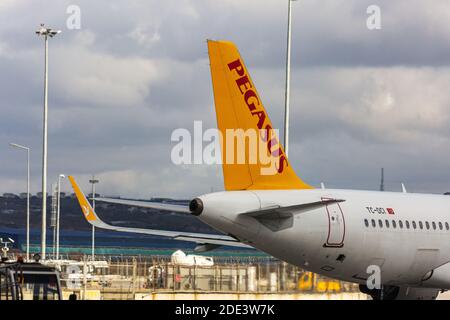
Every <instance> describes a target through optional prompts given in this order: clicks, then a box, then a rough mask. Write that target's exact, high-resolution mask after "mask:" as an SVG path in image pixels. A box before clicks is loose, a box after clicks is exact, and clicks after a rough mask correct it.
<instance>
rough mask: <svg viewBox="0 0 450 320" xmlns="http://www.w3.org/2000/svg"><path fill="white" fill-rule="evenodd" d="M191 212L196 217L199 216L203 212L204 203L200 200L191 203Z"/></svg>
mask: <svg viewBox="0 0 450 320" xmlns="http://www.w3.org/2000/svg"><path fill="white" fill-rule="evenodd" d="M189 210H190V211H191V214H192V215H194V216H197V217H198V216H199V215H201V214H202V212H203V201H202V200H201V199H199V198H195V199H193V200H191V202H189Z"/></svg>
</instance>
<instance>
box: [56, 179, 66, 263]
mask: <svg viewBox="0 0 450 320" xmlns="http://www.w3.org/2000/svg"><path fill="white" fill-rule="evenodd" d="M65 177H66V176H65V175H63V174H60V175H59V176H58V209H57V211H56V260H59V217H60V214H61V201H60V200H61V179H63V178H65Z"/></svg>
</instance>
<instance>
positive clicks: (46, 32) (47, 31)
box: [36, 24, 61, 260]
mask: <svg viewBox="0 0 450 320" xmlns="http://www.w3.org/2000/svg"><path fill="white" fill-rule="evenodd" d="M60 32H61V30H53V29H51V28H47V27H45V26H44V24H41V27H40V29H38V30H37V31H36V34H37V35H38V36H42V37H43V38H44V44H45V60H44V61H45V63H44V126H43V143H42V234H41V237H42V239H41V254H42V259H44V260H45V246H46V237H47V221H46V219H47V113H48V38H49V37H50V38H53V37H54V36H56V35H57V34H58V33H60Z"/></svg>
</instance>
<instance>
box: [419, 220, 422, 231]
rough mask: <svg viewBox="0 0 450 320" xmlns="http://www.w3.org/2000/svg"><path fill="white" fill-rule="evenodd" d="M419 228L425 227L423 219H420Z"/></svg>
mask: <svg viewBox="0 0 450 320" xmlns="http://www.w3.org/2000/svg"><path fill="white" fill-rule="evenodd" d="M419 228H420V229H423V223H422V221H419Z"/></svg>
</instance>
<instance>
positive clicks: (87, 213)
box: [68, 176, 101, 225]
mask: <svg viewBox="0 0 450 320" xmlns="http://www.w3.org/2000/svg"><path fill="white" fill-rule="evenodd" d="M68 178H69V181H70V183H71V184H72V188H73V191H74V192H75V195H76V197H77V199H78V203H79V204H80V207H81V211H83V215H84V217H85V218H86V220H87V221H88V222H89V223H90V224H92V225H95V221H101V220H100V219H99V218H98V217H97V215H96V214H95V212H94V209H92V206H91V204H90V203H89V201H87V199H86V196H85V195H84V193H83V192H82V191H81V189H80V187H79V186H78V184H77V183H76V182H75V179H74V177H72V176H69V177H68Z"/></svg>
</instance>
